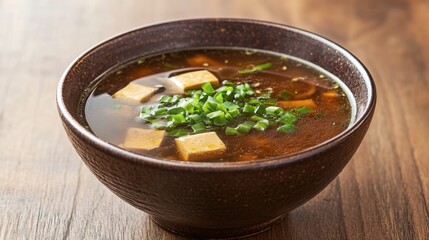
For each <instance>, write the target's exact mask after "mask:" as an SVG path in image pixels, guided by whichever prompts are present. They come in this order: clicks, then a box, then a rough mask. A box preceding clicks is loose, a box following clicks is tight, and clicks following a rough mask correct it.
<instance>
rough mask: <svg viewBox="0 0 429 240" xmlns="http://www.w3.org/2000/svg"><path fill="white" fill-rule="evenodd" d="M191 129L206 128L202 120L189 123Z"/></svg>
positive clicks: (199, 129)
mask: <svg viewBox="0 0 429 240" xmlns="http://www.w3.org/2000/svg"><path fill="white" fill-rule="evenodd" d="M191 128H192V130H194V132H202V131H204V130H206V125H205V124H204V123H203V122H199V123H195V124H192V125H191Z"/></svg>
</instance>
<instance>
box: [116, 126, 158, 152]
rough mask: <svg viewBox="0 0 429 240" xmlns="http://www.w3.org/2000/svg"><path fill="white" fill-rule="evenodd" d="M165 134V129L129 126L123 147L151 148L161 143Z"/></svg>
mask: <svg viewBox="0 0 429 240" xmlns="http://www.w3.org/2000/svg"><path fill="white" fill-rule="evenodd" d="M164 136H165V131H164V130H155V129H143V128H128V130H127V135H126V136H125V141H124V144H123V147H124V148H126V149H141V150H151V149H154V148H157V147H159V146H160V145H161V143H162V141H163V140H164Z"/></svg>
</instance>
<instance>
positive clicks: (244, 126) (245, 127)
mask: <svg viewBox="0 0 429 240" xmlns="http://www.w3.org/2000/svg"><path fill="white" fill-rule="evenodd" d="M253 125H254V123H253V122H244V123H241V124H239V125H238V126H237V131H238V132H239V133H248V132H249V131H250V129H252V127H253Z"/></svg>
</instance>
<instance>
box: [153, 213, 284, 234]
mask: <svg viewBox="0 0 429 240" xmlns="http://www.w3.org/2000/svg"><path fill="white" fill-rule="evenodd" d="M150 217H151V219H152V220H153V221H154V222H155V223H157V224H158V225H159V226H160V227H162V228H164V229H165V230H167V231H170V232H173V233H175V234H178V235H182V236H186V237H193V238H205V239H236V238H243V237H248V236H251V235H256V234H259V233H262V232H264V231H267V230H268V229H270V228H271V226H272V225H274V224H275V223H277V222H279V221H280V220H282V219H283V217H284V216H280V217H277V218H275V219H272V220H269V221H266V222H263V223H258V224H255V225H250V226H243V227H237V228H202V227H195V226H189V225H183V224H180V223H175V222H171V221H168V220H165V219H161V218H159V217H156V216H150Z"/></svg>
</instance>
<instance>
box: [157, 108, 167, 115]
mask: <svg viewBox="0 0 429 240" xmlns="http://www.w3.org/2000/svg"><path fill="white" fill-rule="evenodd" d="M167 113H168V110H167V108H159V109H157V110H156V111H155V113H154V115H155V116H161V115H166V114H167Z"/></svg>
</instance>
